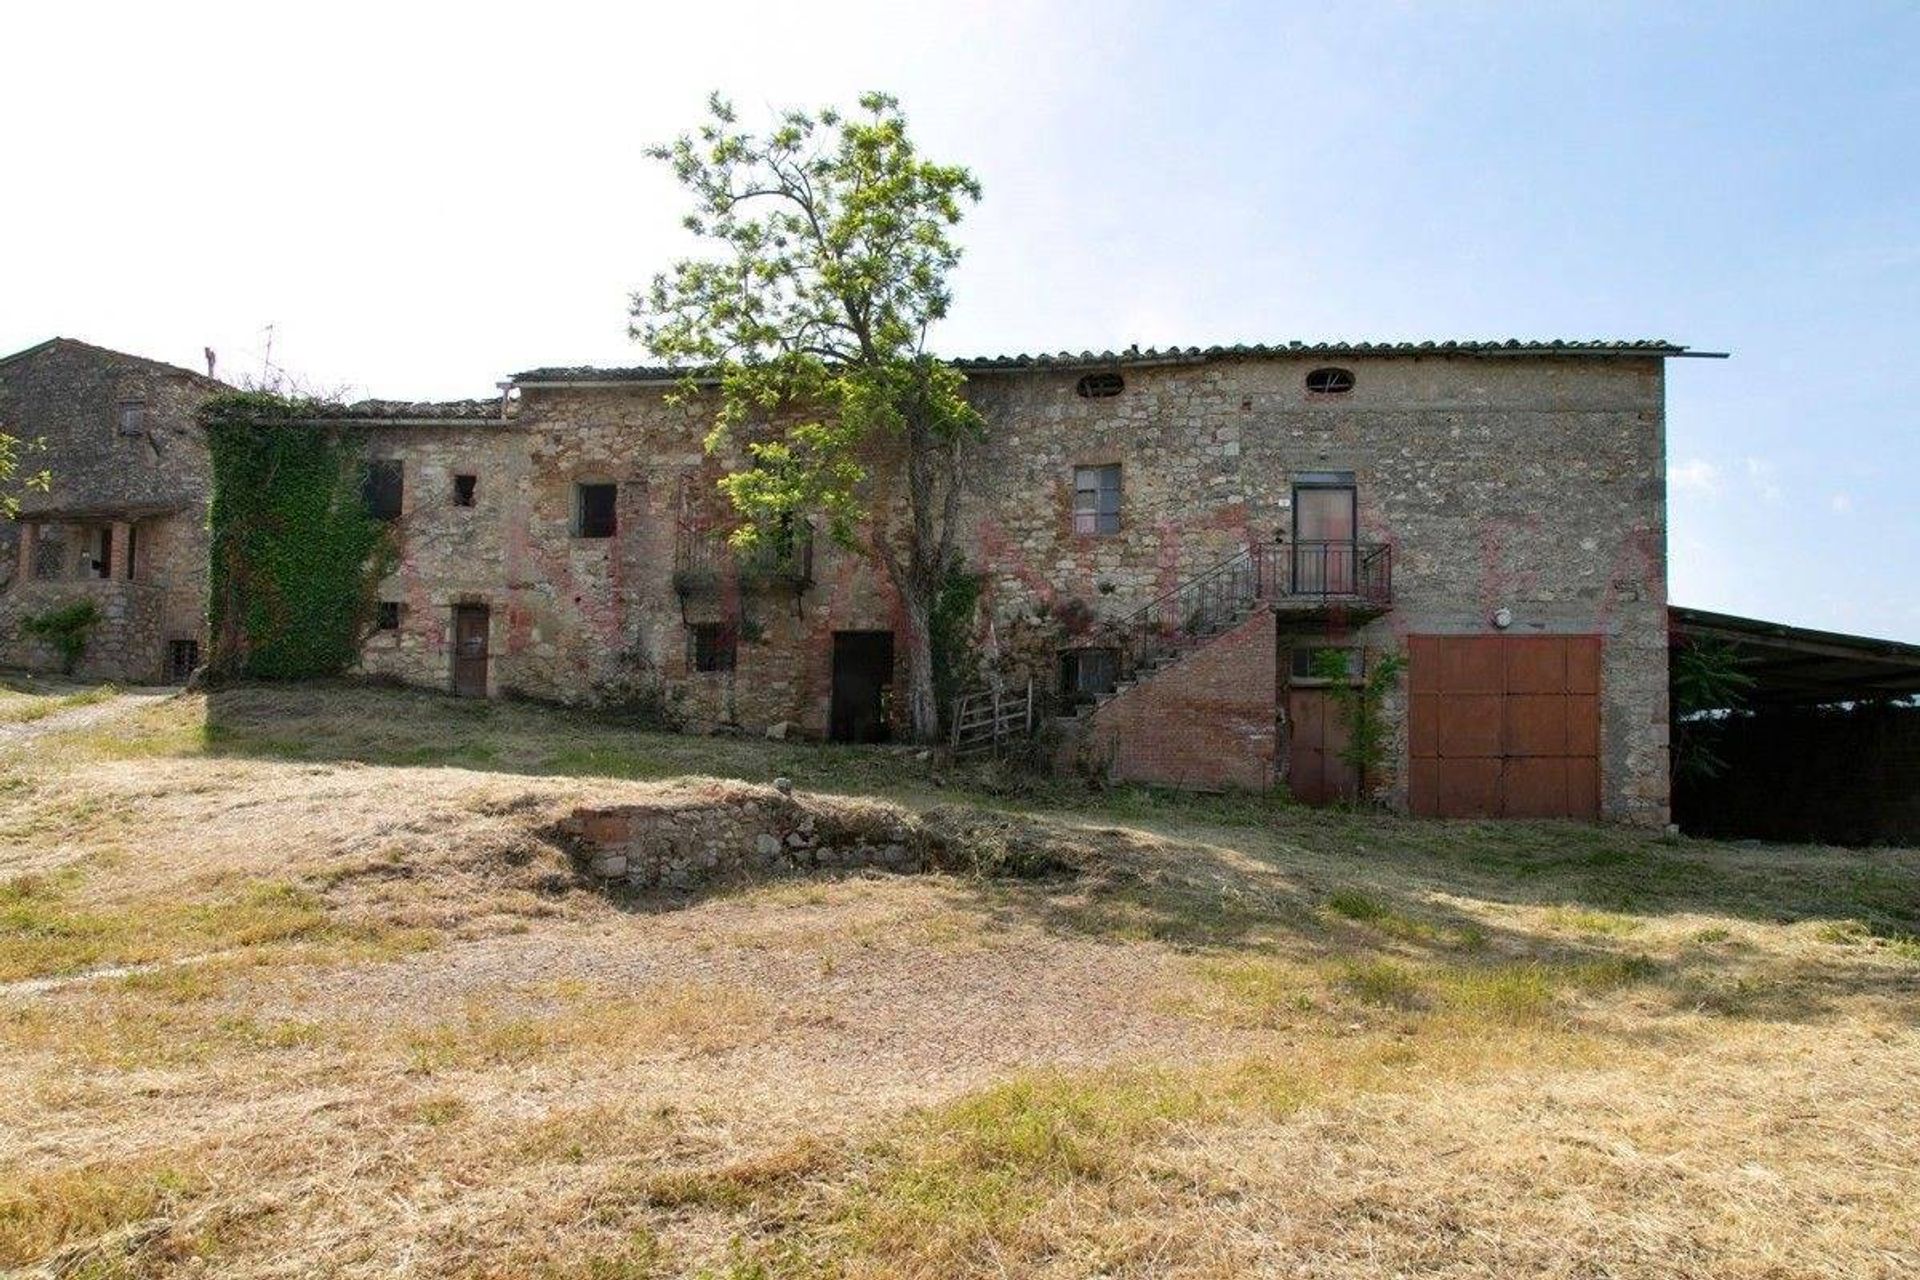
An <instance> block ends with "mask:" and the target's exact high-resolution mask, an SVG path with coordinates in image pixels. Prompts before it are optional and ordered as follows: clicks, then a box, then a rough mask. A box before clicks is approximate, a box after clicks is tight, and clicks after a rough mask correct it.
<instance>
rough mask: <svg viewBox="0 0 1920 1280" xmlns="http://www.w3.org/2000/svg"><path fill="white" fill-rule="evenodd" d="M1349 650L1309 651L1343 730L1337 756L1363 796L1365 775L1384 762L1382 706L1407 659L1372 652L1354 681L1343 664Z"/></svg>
mask: <svg viewBox="0 0 1920 1280" xmlns="http://www.w3.org/2000/svg"><path fill="white" fill-rule="evenodd" d="M1350 652H1351V650H1347V649H1322V650H1320V651H1319V652H1318V653H1315V654H1314V655H1313V674H1314V675H1315V676H1316V677H1318V678H1319V679H1322V680H1325V681H1326V682H1327V692H1328V693H1329V694H1331V695H1332V696H1333V700H1334V701H1335V702H1336V703H1338V704H1339V706H1340V712H1341V716H1342V718H1343V720H1344V721H1345V724H1346V730H1347V745H1346V746H1344V747H1342V748H1341V749H1340V758H1341V759H1342V760H1344V761H1346V762H1347V763H1348V764H1350V765H1352V766H1353V771H1354V774H1355V775H1356V777H1357V778H1358V781H1359V784H1360V794H1361V795H1363V796H1364V795H1365V794H1366V793H1367V778H1368V775H1369V774H1374V773H1378V772H1379V769H1380V766H1381V765H1383V764H1385V763H1386V759H1387V749H1388V746H1389V745H1390V741H1391V730H1389V729H1388V727H1387V720H1386V716H1385V715H1384V714H1383V712H1382V708H1383V706H1384V704H1385V702H1386V698H1387V694H1388V693H1389V692H1391V691H1392V689H1393V686H1394V685H1395V684H1396V683H1397V682H1398V681H1399V679H1400V673H1401V672H1402V671H1404V670H1406V667H1407V659H1406V657H1405V655H1403V654H1400V653H1397V652H1394V651H1392V650H1388V651H1387V652H1385V653H1380V654H1376V655H1374V656H1373V658H1372V659H1371V660H1370V661H1369V662H1368V663H1367V666H1366V671H1365V673H1364V674H1363V675H1361V677H1360V679H1359V680H1358V681H1355V680H1354V679H1353V678H1352V672H1351V670H1350V668H1349V667H1348V665H1347V663H1348V655H1349V653H1350Z"/></svg>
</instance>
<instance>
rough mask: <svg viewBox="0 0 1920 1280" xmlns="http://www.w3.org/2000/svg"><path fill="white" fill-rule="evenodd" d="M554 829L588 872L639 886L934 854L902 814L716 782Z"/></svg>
mask: <svg viewBox="0 0 1920 1280" xmlns="http://www.w3.org/2000/svg"><path fill="white" fill-rule="evenodd" d="M563 828H564V831H565V833H566V834H567V835H568V836H569V837H571V838H572V839H573V840H574V841H575V842H576V843H577V844H578V845H579V846H580V847H581V848H582V850H583V852H584V855H585V862H586V865H587V869H588V871H590V872H591V873H592V874H593V875H595V876H597V877H599V878H600V879H603V880H617V881H622V882H624V883H626V884H629V885H631V886H633V887H634V888H638V889H680V890H685V889H694V888H698V887H700V886H702V885H706V884H710V883H715V882H719V881H724V880H728V879H733V878H737V877H739V876H742V875H776V874H782V873H786V872H794V871H814V870H823V869H832V870H842V869H850V868H858V867H880V868H884V869H886V870H889V871H925V870H929V869H931V868H932V867H933V865H934V864H935V860H936V858H935V853H934V846H933V843H932V842H931V841H930V840H929V838H928V837H927V836H926V834H925V832H924V831H923V830H922V828H921V826H920V824H919V823H918V821H917V820H916V819H914V818H913V817H912V816H911V815H909V814H907V813H906V812H905V811H904V810H901V809H897V808H895V807H893V806H892V805H885V804H863V803H861V802H859V801H852V800H841V799H825V798H822V797H817V796H804V795H795V794H791V793H789V792H786V791H783V790H778V789H775V788H773V787H746V786H737V785H731V786H730V785H724V784H716V785H709V786H706V787H701V788H693V789H688V790H686V791H681V792H670V793H666V794H663V795H661V796H660V797H659V798H658V799H656V800H652V801H649V802H643V803H637V804H624V805H611V806H593V807H584V808H581V809H577V810H575V811H574V812H573V813H572V814H571V815H570V816H569V817H568V818H567V820H566V821H565V823H564V824H563Z"/></svg>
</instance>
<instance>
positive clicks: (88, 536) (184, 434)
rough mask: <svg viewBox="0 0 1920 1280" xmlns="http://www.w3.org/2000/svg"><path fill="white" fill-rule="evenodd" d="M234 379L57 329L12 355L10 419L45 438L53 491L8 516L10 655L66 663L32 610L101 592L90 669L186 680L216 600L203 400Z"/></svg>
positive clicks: (8, 364) (5, 597) (28, 436)
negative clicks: (200, 414)
mask: <svg viewBox="0 0 1920 1280" xmlns="http://www.w3.org/2000/svg"><path fill="white" fill-rule="evenodd" d="M228 389H229V388H227V387H225V386H224V385H223V384H221V383H219V382H216V381H215V380H214V379H212V378H208V377H205V376H202V375H201V374H197V373H194V372H191V371H190V370H187V369H180V368H175V367H174V366H172V365H167V364H162V363H160V362H158V361H155V360H146V359H143V358H141V357H139V356H131V355H125V354H123V353H121V352H118V351H108V350H106V349H105V348H102V347H95V346H90V345H88V344H87V343H84V342H76V341H74V340H72V339H70V338H54V339H52V340H50V341H47V342H43V343H41V344H39V345H38V346H34V347H29V348H27V349H26V350H25V351H20V352H16V353H15V354H13V355H11V356H7V357H5V358H4V359H0V430H4V431H6V432H7V433H8V434H10V435H13V436H16V437H19V438H20V439H22V440H25V441H30V442H37V443H38V444H39V445H40V446H41V447H40V448H39V449H37V450H35V451H34V452H32V453H30V454H28V455H26V456H25V457H23V459H22V462H23V464H24V465H23V470H25V471H28V472H35V471H40V470H42V469H44V470H46V471H47V472H48V473H49V474H50V478H51V486H50V488H49V490H48V491H47V492H44V493H43V492H39V491H37V490H29V491H27V492H25V493H24V494H22V495H21V509H20V516H19V519H18V520H15V521H7V522H0V665H7V666H16V667H28V668H34V669H40V670H54V669H58V667H59V665H60V659H59V657H58V655H57V654H56V653H55V652H54V651H53V650H52V649H51V648H50V647H49V646H48V645H47V644H46V643H45V642H44V641H43V640H40V639H36V638H34V637H33V636H31V635H29V634H27V633H26V632H25V631H24V630H23V629H22V626H21V624H22V623H23V622H24V621H26V620H27V619H30V618H34V617H38V616H43V615H45V614H47V613H49V612H52V611H54V610H58V609H61V608H63V607H64V606H67V605H72V604H76V603H79V602H83V601H91V602H92V603H93V604H94V606H95V608H96V610H97V612H98V615H99V621H98V622H97V623H96V624H95V625H94V627H93V628H92V631H91V634H90V635H89V637H88V640H87V646H86V650H85V653H84V655H83V656H82V657H81V659H80V664H79V667H78V673H79V674H81V675H83V676H90V677H96V678H102V679H111V680H120V681H129V682H154V681H162V680H169V679H171V680H181V679H185V678H186V676H187V674H188V673H189V672H190V671H191V670H192V669H193V668H194V667H195V666H196V665H198V663H199V661H200V653H201V650H202V648H203V646H204V644H205V632H206V613H207V520H206V515H207V494H208V485H209V482H210V468H209V464H208V458H207V448H206V440H205V437H204V434H203V433H202V432H201V430H200V428H199V426H198V425H197V423H196V422H195V420H194V411H195V409H196V408H197V407H198V406H199V405H200V403H201V402H202V401H204V400H205V399H206V398H207V397H208V396H210V395H213V394H215V393H216V392H220V391H225V390H228Z"/></svg>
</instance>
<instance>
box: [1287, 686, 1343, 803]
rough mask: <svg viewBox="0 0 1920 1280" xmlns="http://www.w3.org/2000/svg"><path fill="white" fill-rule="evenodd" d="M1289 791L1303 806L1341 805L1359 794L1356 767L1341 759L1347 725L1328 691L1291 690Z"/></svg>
mask: <svg viewBox="0 0 1920 1280" xmlns="http://www.w3.org/2000/svg"><path fill="white" fill-rule="evenodd" d="M1287 723H1288V736H1287V790H1288V791H1289V792H1291V793H1292V795H1293V798H1294V799H1295V800H1298V801H1300V803H1302V804H1339V803H1340V802H1341V801H1344V800H1351V799H1353V798H1354V796H1355V795H1357V794H1358V793H1359V779H1358V778H1357V777H1355V776H1354V770H1353V766H1352V765H1351V764H1348V763H1347V762H1346V761H1345V760H1343V759H1341V757H1340V753H1341V752H1342V751H1344V750H1346V747H1347V740H1348V736H1349V735H1348V732H1347V722H1346V719H1345V717H1344V716H1342V715H1341V712H1340V704H1339V703H1338V702H1336V701H1334V698H1333V695H1332V694H1330V693H1328V692H1327V691H1326V690H1325V689H1315V688H1293V689H1290V690H1288V691H1287Z"/></svg>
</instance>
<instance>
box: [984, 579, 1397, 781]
mask: <svg viewBox="0 0 1920 1280" xmlns="http://www.w3.org/2000/svg"><path fill="white" fill-rule="evenodd" d="M1392 598H1393V574H1392V560H1391V549H1390V548H1389V547H1387V546H1384V545H1376V544H1370V543H1362V542H1351V541H1342V542H1293V543H1269V544H1265V545H1261V546H1251V547H1243V548H1242V549H1240V550H1239V551H1236V552H1235V553H1234V554H1233V555H1231V556H1228V557H1227V558H1226V559H1225V560H1222V561H1221V562H1220V563H1218V564H1216V565H1214V566H1212V567H1211V568H1209V569H1205V570H1203V571H1202V572H1200V573H1198V574H1195V575H1194V576H1193V577H1191V578H1188V579H1187V580H1185V581H1184V582H1182V583H1180V585H1178V586H1176V587H1174V588H1173V589H1172V590H1171V591H1168V592H1167V593H1166V594H1164V595H1161V596H1159V597H1157V598H1156V599H1153V600H1150V601H1148V602H1147V603H1146V604H1144V605H1142V606H1140V608H1138V609H1135V610H1134V611H1133V612H1132V613H1130V614H1128V615H1127V616H1126V617H1124V618H1121V619H1120V620H1119V621H1117V622H1115V623H1113V624H1112V625H1111V627H1110V628H1109V630H1110V633H1111V634H1113V635H1115V636H1116V638H1117V640H1118V646H1117V647H1118V649H1119V663H1118V676H1119V678H1118V679H1117V680H1116V681H1115V682H1114V686H1113V688H1112V689H1110V690H1107V691H1105V692H1103V693H1100V694H1097V695H1095V697H1094V698H1093V699H1092V700H1091V701H1089V702H1084V703H1082V704H1080V706H1078V707H1077V708H1076V709H1075V711H1074V713H1073V714H1075V715H1076V716H1081V717H1084V716H1087V715H1090V714H1092V712H1093V711H1095V710H1097V709H1098V708H1099V707H1101V706H1103V705H1105V704H1106V703H1108V702H1110V701H1112V700H1113V699H1114V698H1117V697H1119V696H1120V695H1121V694H1123V693H1125V692H1126V691H1127V690H1128V689H1131V688H1133V687H1134V686H1135V685H1138V684H1141V683H1143V682H1145V681H1147V680H1150V679H1152V678H1153V677H1154V676H1156V675H1158V674H1159V673H1160V672H1162V671H1165V670H1166V669H1167V668H1168V667H1170V666H1173V665H1174V664H1175V663H1177V662H1179V661H1180V660H1181V659H1182V658H1184V657H1185V656H1186V655H1187V654H1189V653H1192V652H1194V651H1195V650H1197V649H1199V648H1201V647H1203V646H1204V645H1206V644H1207V643H1208V642H1209V641H1211V640H1213V639H1214V638H1215V637H1216V636H1219V635H1222V634H1224V633H1226V632H1228V631H1231V630H1232V629H1233V628H1235V627H1237V626H1239V625H1240V624H1241V623H1242V622H1245V621H1246V620H1247V619H1248V618H1249V617H1251V616H1252V615H1253V612H1254V610H1256V609H1259V608H1272V609H1275V610H1276V611H1281V612H1286V613H1290V614H1292V615H1295V616H1298V617H1300V618H1303V619H1305V618H1318V617H1325V616H1332V615H1335V614H1337V613H1349V614H1353V615H1356V616H1361V617H1365V616H1374V615H1377V614H1379V613H1381V612H1384V611H1385V610H1386V609H1387V608H1388V607H1389V606H1390V605H1391V603H1392ZM1033 716H1034V712H1033V686H1032V682H1031V681H1029V682H1028V686H1027V697H1026V702H1025V708H1024V715H1021V714H1014V713H1013V711H1012V710H1010V709H1009V702H1008V700H1007V699H1006V698H1005V697H1004V695H1002V694H999V693H996V692H994V691H992V690H990V689H988V688H987V687H986V686H984V685H982V686H976V687H974V688H970V689H967V690H965V691H963V692H962V693H961V694H960V696H959V697H958V698H957V699H956V701H955V708H954V717H953V721H952V723H953V749H954V752H955V754H956V755H958V754H965V753H968V752H974V751H986V750H992V749H995V748H997V747H998V746H999V745H1000V744H1001V743H1002V741H1003V740H1005V739H1006V738H1007V737H1009V736H1013V735H1021V736H1024V735H1025V734H1027V733H1030V732H1031V731H1032V728H1033Z"/></svg>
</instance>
